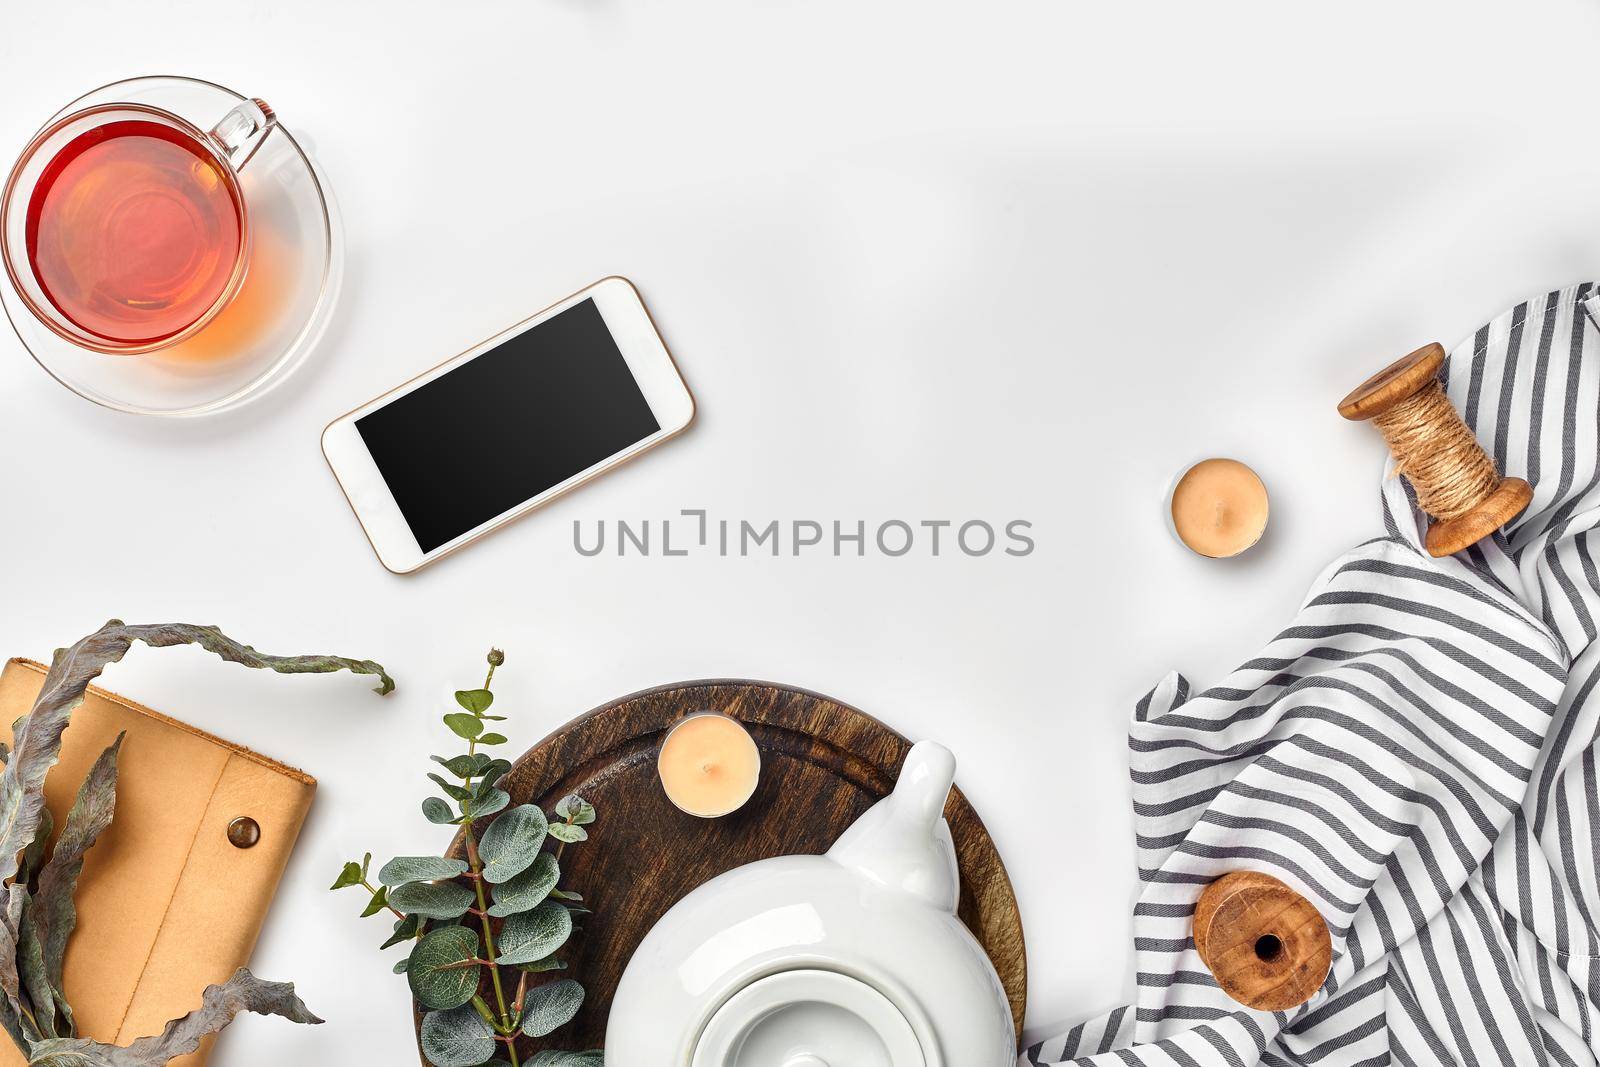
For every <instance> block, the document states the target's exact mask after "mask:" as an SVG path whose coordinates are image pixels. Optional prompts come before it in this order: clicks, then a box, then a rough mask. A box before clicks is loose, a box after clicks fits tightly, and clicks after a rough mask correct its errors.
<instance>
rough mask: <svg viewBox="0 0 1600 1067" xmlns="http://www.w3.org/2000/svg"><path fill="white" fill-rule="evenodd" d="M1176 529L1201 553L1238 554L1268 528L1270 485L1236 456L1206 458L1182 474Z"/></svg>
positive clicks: (1174, 509)
mask: <svg viewBox="0 0 1600 1067" xmlns="http://www.w3.org/2000/svg"><path fill="white" fill-rule="evenodd" d="M1170 513H1171V519H1172V530H1173V532H1174V533H1175V534H1177V535H1178V540H1180V541H1182V542H1183V543H1184V544H1185V545H1187V546H1188V547H1189V548H1191V549H1193V550H1194V551H1195V552H1198V553H1199V554H1200V555H1202V556H1210V557H1212V558H1216V559H1220V558H1223V557H1227V556H1237V555H1238V554H1239V553H1241V552H1243V551H1244V550H1245V549H1247V548H1249V547H1250V546H1251V545H1253V544H1255V543H1256V542H1257V541H1259V540H1261V534H1262V533H1263V532H1264V531H1265V530H1266V528H1267V487H1266V486H1265V485H1263V484H1262V482H1261V479H1260V477H1258V476H1257V475H1256V472H1255V471H1253V470H1251V469H1250V468H1249V467H1247V466H1245V465H1244V464H1243V463H1240V462H1239V461H1238V460H1236V459H1203V460H1201V461H1200V462H1199V463H1196V464H1195V465H1194V466H1192V467H1190V468H1189V469H1188V470H1186V471H1184V472H1183V475H1182V476H1181V477H1179V479H1178V482H1177V484H1176V485H1175V486H1173V489H1172V500H1171V502H1170Z"/></svg>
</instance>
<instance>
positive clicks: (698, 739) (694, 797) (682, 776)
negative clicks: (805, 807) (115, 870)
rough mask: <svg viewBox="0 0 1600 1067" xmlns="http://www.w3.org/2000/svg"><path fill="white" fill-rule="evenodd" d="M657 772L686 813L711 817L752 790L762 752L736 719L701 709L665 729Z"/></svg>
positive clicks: (741, 800) (733, 807)
mask: <svg viewBox="0 0 1600 1067" xmlns="http://www.w3.org/2000/svg"><path fill="white" fill-rule="evenodd" d="M656 771H657V773H658V774H660V775H661V787H662V788H663V789H665V790H666V791H667V799H668V800H671V801H672V803H673V804H675V805H677V806H678V808H680V809H681V810H683V811H686V812H688V813H689V814H690V815H698V816H699V817H700V818H702V819H716V818H719V817H721V816H723V815H727V814H728V813H729V812H732V811H737V810H738V809H739V808H741V807H743V806H744V802H745V801H747V800H749V799H750V797H751V795H752V794H753V793H755V791H756V781H757V779H758V778H760V776H761V752H760V750H759V749H757V748H756V743H755V741H754V740H752V739H751V737H750V732H749V731H748V730H746V729H745V728H744V727H743V726H742V725H740V723H739V721H738V720H737V719H734V718H730V717H729V716H727V715H722V714H720V713H718V712H714V711H702V712H697V713H696V714H694V715H690V716H689V717H688V718H686V719H683V720H682V721H681V722H679V723H678V724H677V725H676V726H674V727H673V728H672V729H671V730H668V731H667V737H666V740H665V741H663V742H662V743H661V752H660V754H659V755H658V756H657V757H656Z"/></svg>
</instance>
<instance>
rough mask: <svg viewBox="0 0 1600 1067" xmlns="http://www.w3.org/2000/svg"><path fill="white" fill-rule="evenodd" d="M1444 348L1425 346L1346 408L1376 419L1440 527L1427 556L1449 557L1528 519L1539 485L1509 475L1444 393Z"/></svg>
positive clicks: (1349, 414) (1358, 392) (1343, 406)
mask: <svg viewBox="0 0 1600 1067" xmlns="http://www.w3.org/2000/svg"><path fill="white" fill-rule="evenodd" d="M1443 366H1444V348H1443V347H1442V346H1441V345H1438V344H1430V345H1425V346H1424V347H1422V348H1419V349H1417V350H1416V351H1415V352H1412V353H1411V354H1410V355H1407V356H1405V357H1404V358H1402V359H1399V360H1397V361H1396V362H1394V363H1392V364H1390V365H1389V366H1388V367H1385V368H1384V369H1383V370H1381V371H1379V372H1378V373H1377V374H1374V375H1373V376H1372V377H1371V378H1368V379H1367V380H1366V381H1365V382H1362V383H1361V384H1360V385H1359V386H1357V387H1356V388H1355V389H1354V390H1353V391H1352V392H1351V393H1350V395H1349V396H1347V397H1345V398H1344V400H1342V401H1341V402H1340V403H1339V414H1341V415H1343V416H1344V417H1345V418H1347V419H1351V420H1355V421H1362V420H1367V419H1370V420H1372V424H1373V425H1374V426H1376V427H1377V428H1378V432H1379V433H1381V434H1383V439H1384V440H1385V441H1387V442H1388V444H1389V452H1390V454H1391V455H1393V456H1394V461H1395V470H1396V472H1397V473H1399V474H1402V475H1404V476H1405V479H1406V481H1408V482H1409V483H1411V487H1412V489H1414V490H1416V494H1417V506H1418V507H1420V508H1422V510H1423V511H1425V512H1427V513H1428V515H1430V516H1431V517H1432V518H1433V519H1434V522H1433V523H1432V524H1431V525H1430V526H1429V527H1428V534H1427V537H1426V538H1425V544H1426V545H1427V549H1428V552H1429V553H1430V554H1432V555H1434V556H1449V555H1453V554H1454V553H1456V552H1460V551H1461V550H1462V549H1464V548H1466V547H1467V546H1469V545H1473V544H1476V543H1477V542H1479V541H1481V540H1482V539H1483V538H1485V537H1487V536H1489V535H1490V534H1492V533H1493V532H1494V531H1495V530H1497V529H1499V528H1500V527H1501V526H1503V525H1505V524H1506V523H1508V522H1510V521H1511V520H1512V519H1514V518H1516V517H1517V515H1519V514H1521V512H1522V509H1523V508H1525V507H1527V506H1528V502H1529V501H1531V500H1532V499H1533V487H1532V486H1530V485H1529V484H1528V483H1527V482H1525V481H1523V480H1522V479H1521V478H1502V477H1500V471H1499V470H1498V469H1497V468H1496V467H1495V464H1494V460H1493V459H1492V458H1490V456H1489V454H1488V453H1487V452H1485V451H1484V450H1483V446H1482V445H1480V444H1479V443H1478V439H1477V437H1475V436H1474V435H1473V433H1472V429H1471V427H1469V426H1468V425H1467V424H1466V423H1465V422H1464V421H1463V420H1462V418H1461V415H1460V413H1459V412H1457V411H1456V409H1455V406H1454V405H1453V404H1451V403H1450V400H1449V398H1448V397H1447V396H1445V392H1444V386H1443V385H1442V384H1441V383H1440V382H1439V370H1440V368H1441V367H1443Z"/></svg>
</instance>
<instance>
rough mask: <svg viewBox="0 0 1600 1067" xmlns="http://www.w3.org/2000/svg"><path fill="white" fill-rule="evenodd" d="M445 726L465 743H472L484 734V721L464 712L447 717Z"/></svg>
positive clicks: (453, 713) (455, 712)
mask: <svg viewBox="0 0 1600 1067" xmlns="http://www.w3.org/2000/svg"><path fill="white" fill-rule="evenodd" d="M444 724H445V725H446V726H448V727H450V732H451V733H453V734H455V735H456V736H457V737H459V738H461V739H462V740H465V741H471V740H472V739H473V738H475V737H477V736H478V735H479V734H481V733H483V720H481V719H479V718H478V717H477V716H476V715H468V714H467V713H466V712H464V711H453V712H451V713H450V714H449V715H446V716H445V717H444Z"/></svg>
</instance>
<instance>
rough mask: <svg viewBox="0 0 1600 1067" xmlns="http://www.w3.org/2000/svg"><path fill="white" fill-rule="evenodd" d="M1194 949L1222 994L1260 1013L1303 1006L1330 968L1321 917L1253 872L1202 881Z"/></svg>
mask: <svg viewBox="0 0 1600 1067" xmlns="http://www.w3.org/2000/svg"><path fill="white" fill-rule="evenodd" d="M1194 947H1195V951H1197V952H1199V953H1200V958H1201V960H1203V961H1204V962H1205V965H1206V967H1207V968H1208V969H1209V970H1210V971H1211V974H1212V977H1214V978H1216V980H1217V984H1218V985H1219V986H1221V987H1222V991H1223V992H1224V993H1226V994H1228V996H1230V997H1232V998H1233V999H1234V1000H1236V1001H1238V1002H1239V1003H1240V1004H1243V1005H1244V1006H1245V1007H1247V1008H1256V1009H1258V1010H1260V1011H1288V1010H1289V1009H1290V1008H1295V1007H1299V1006H1300V1005H1301V1004H1304V1003H1305V1002H1306V1001H1308V1000H1310V999H1311V998H1312V997H1313V996H1315V995H1316V992H1317V990H1319V989H1321V988H1322V983H1323V982H1324V981H1326V980H1327V977H1328V969H1329V968H1330V967H1331V966H1333V940H1332V938H1330V937H1329V935H1328V924H1327V923H1326V922H1324V921H1323V918H1322V916H1321V914H1319V913H1318V911H1317V909H1316V908H1315V907H1314V906H1313V905H1312V903H1311V902H1310V901H1309V900H1307V899H1306V898H1305V897H1303V896H1301V895H1300V894H1299V893H1296V892H1295V891H1294V890H1292V889H1290V888H1289V887H1288V886H1286V885H1284V884H1283V883H1282V882H1280V881H1278V880H1277V879H1276V878H1274V877H1272V876H1271V875H1268V874H1262V873H1260V872H1259V871H1233V872H1231V873H1229V874H1225V875H1223V876H1222V877H1221V878H1218V879H1217V880H1216V881H1215V882H1212V883H1211V884H1210V885H1208V886H1206V888H1205V890H1204V891H1203V892H1202V893H1201V894H1200V900H1199V902H1198V903H1196V904H1195V908H1194Z"/></svg>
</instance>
